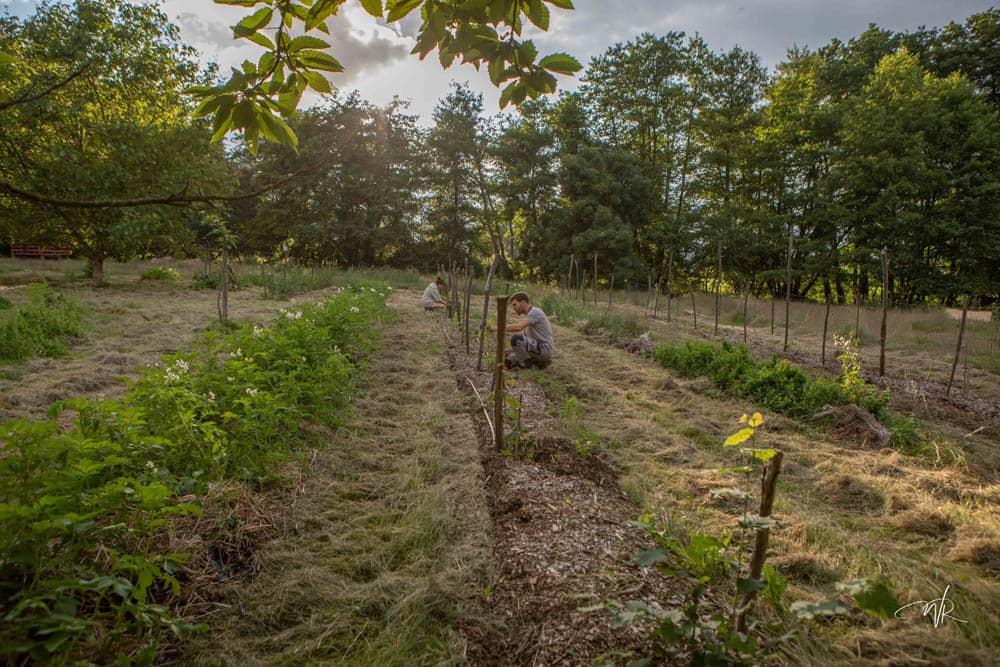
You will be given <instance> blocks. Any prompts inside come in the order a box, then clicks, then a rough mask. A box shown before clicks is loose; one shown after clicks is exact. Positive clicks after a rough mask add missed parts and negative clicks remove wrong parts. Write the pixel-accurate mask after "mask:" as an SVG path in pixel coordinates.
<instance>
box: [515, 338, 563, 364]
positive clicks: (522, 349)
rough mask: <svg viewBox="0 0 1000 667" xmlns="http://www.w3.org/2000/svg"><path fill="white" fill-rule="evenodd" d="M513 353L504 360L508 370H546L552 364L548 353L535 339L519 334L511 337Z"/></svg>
mask: <svg viewBox="0 0 1000 667" xmlns="http://www.w3.org/2000/svg"><path fill="white" fill-rule="evenodd" d="M510 346H511V348H512V349H511V353H510V354H508V355H507V358H506V359H504V365H505V366H507V368H545V367H546V366H548V365H549V364H550V363H552V358H551V357H550V356H549V355H548V354H547V351H546V350H544V349H542V348H541V346H539V345H538V341H537V340H535V339H534V338H527V337H525V336H521V335H519V334H515V335H513V336H511V337H510Z"/></svg>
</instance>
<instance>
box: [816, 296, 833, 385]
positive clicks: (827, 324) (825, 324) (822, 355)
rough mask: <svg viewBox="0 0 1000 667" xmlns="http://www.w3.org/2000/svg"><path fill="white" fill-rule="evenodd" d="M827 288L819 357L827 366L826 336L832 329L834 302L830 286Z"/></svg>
mask: <svg viewBox="0 0 1000 667" xmlns="http://www.w3.org/2000/svg"><path fill="white" fill-rule="evenodd" d="M824 287H826V312H824V313H823V351H822V352H821V353H820V355H819V363H820V364H822V365H823V366H826V334H827V331H828V330H829V328H830V302H831V301H833V293H832V292H831V290H830V286H829V285H824Z"/></svg>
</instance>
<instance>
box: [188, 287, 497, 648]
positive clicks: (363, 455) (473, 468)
mask: <svg viewBox="0 0 1000 667" xmlns="http://www.w3.org/2000/svg"><path fill="white" fill-rule="evenodd" d="M411 296H412V294H408V295H406V296H405V297H403V296H400V297H397V299H396V304H395V305H396V306H397V307H398V309H399V310H400V312H401V313H402V319H401V320H400V321H398V322H396V323H393V324H390V325H388V327H387V328H386V331H385V335H384V339H383V343H382V351H381V353H380V354H379V357H378V358H377V359H376V360H375V362H374V364H373V367H372V368H371V376H370V377H371V379H370V381H369V382H368V383H366V385H365V386H364V387H363V390H362V392H361V395H360V397H359V400H358V403H357V408H356V412H355V418H354V420H353V423H352V424H351V425H349V426H348V427H346V428H344V429H342V430H341V431H340V432H339V433H338V435H337V437H336V438H335V441H334V446H333V447H331V448H330V449H328V450H326V451H325V452H323V453H321V454H320V455H319V456H318V457H317V460H316V463H315V464H314V467H313V471H312V472H313V474H312V476H311V478H310V480H309V481H308V482H307V483H306V485H305V487H304V488H303V489H302V491H301V493H300V494H298V495H297V496H296V497H295V498H294V499H292V501H291V502H290V503H288V506H287V507H286V511H285V519H286V526H287V528H286V530H285V531H282V533H280V534H279V535H277V536H276V539H275V540H274V541H273V542H272V543H270V544H269V545H268V546H267V548H266V549H265V550H264V552H263V554H262V560H263V563H262V568H261V570H260V572H259V573H258V575H257V576H256V577H255V579H254V581H253V582H251V583H249V584H248V585H246V586H243V587H240V588H239V589H236V590H234V591H233V593H232V595H231V597H230V598H229V599H227V600H225V602H226V603H227V604H228V605H230V606H231V611H230V612H229V613H223V614H220V615H219V616H218V617H217V623H216V629H215V632H214V633H213V634H212V635H208V634H206V635H203V636H200V637H198V638H196V639H195V641H194V643H193V644H192V646H191V648H190V650H189V651H188V652H187V653H186V654H185V655H184V656H183V659H182V660H181V662H182V663H183V664H188V665H206V666H207V665H243V664H273V665H300V664H338V665H359V666H361V665H401V666H402V665H441V664H462V663H463V662H464V655H465V640H464V639H463V637H462V635H461V634H460V632H459V626H460V625H461V626H464V627H469V626H475V625H476V623H477V622H478V621H477V615H478V614H479V613H480V612H479V610H478V600H481V599H482V591H483V589H484V587H485V586H487V585H488V582H489V580H490V574H489V572H488V571H487V568H488V562H489V548H490V547H489V544H490V543H489V517H488V513H487V510H486V506H485V497H484V491H483V488H482V486H481V475H482V469H481V466H480V463H479V455H478V449H477V444H476V438H475V435H474V434H473V433H472V431H471V428H470V426H471V425H470V422H469V419H468V414H467V413H468V411H469V409H470V407H469V403H468V402H467V398H466V397H464V396H463V395H462V394H461V392H460V391H459V390H458V389H457V388H456V385H455V382H454V379H453V377H452V376H451V374H450V373H442V372H441V364H442V363H443V360H444V355H443V353H442V351H441V345H440V342H439V336H440V330H439V329H438V327H437V324H436V320H434V319H433V318H431V317H430V316H427V315H425V314H424V313H423V312H422V311H421V310H420V308H419V302H418V301H416V300H415V299H414V300H412V301H409V299H410V298H411Z"/></svg>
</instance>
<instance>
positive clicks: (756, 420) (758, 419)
mask: <svg viewBox="0 0 1000 667" xmlns="http://www.w3.org/2000/svg"><path fill="white" fill-rule="evenodd" d="M763 423H764V417H763V415H761V414H760V413H759V412H755V413H753V417H751V418H750V426H753V427H754V428H757V427H758V426H760V425H762V424H763Z"/></svg>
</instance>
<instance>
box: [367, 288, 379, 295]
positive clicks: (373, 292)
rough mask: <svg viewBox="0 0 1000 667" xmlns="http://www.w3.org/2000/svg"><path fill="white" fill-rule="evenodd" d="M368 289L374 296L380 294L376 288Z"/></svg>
mask: <svg viewBox="0 0 1000 667" xmlns="http://www.w3.org/2000/svg"><path fill="white" fill-rule="evenodd" d="M368 289H370V290H371V291H372V294H376V293H378V290H377V289H375V288H374V287H369V288H368Z"/></svg>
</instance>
